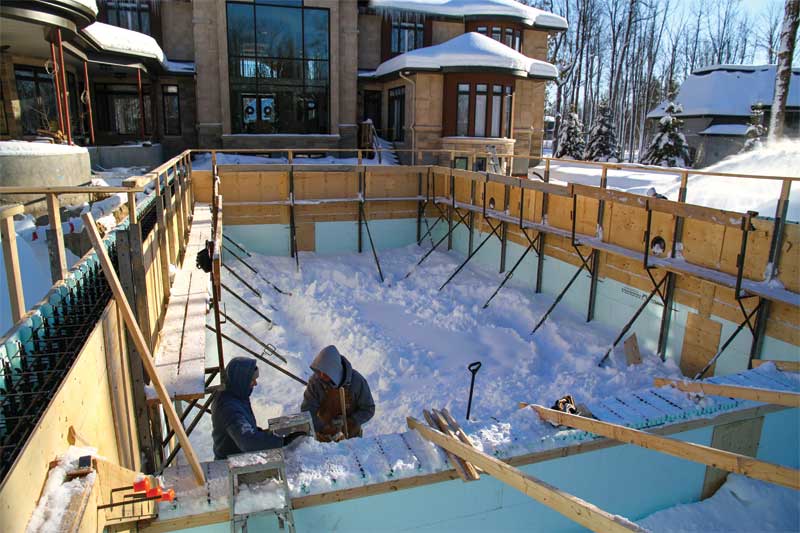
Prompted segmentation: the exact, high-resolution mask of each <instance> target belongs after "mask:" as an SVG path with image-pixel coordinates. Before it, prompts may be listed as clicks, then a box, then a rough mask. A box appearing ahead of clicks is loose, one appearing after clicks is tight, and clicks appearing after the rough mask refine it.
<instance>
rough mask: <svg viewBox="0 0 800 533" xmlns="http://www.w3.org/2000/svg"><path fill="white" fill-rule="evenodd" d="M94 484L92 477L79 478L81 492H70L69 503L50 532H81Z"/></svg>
mask: <svg viewBox="0 0 800 533" xmlns="http://www.w3.org/2000/svg"><path fill="white" fill-rule="evenodd" d="M95 483H96V478H95V477H94V476H83V477H82V478H81V480H80V485H81V490H79V491H77V490H76V491H71V492H70V498H69V503H67V507H66V509H64V513H63V514H62V515H61V517H60V520H59V521H58V524H57V525H54V529H53V530H52V531H58V532H60V533H78V532H79V531H81V529H82V528H81V522H82V521H83V517H84V514H85V513H86V508H87V507H88V506H89V502H90V501H91V498H90V497H91V495H92V491H93V490H94V487H95Z"/></svg>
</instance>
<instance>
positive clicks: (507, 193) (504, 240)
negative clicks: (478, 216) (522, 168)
mask: <svg viewBox="0 0 800 533" xmlns="http://www.w3.org/2000/svg"><path fill="white" fill-rule="evenodd" d="M510 199H511V186H510V185H508V184H506V185H504V186H503V211H508V209H509V205H508V203H509V201H510ZM502 224H503V225H502V226H501V228H500V273H501V274H502V273H503V272H505V271H506V253H507V251H508V222H506V221H505V220H504V221H503V222H502Z"/></svg>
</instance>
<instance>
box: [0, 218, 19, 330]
mask: <svg viewBox="0 0 800 533" xmlns="http://www.w3.org/2000/svg"><path fill="white" fill-rule="evenodd" d="M24 211H25V208H24V207H23V206H22V204H17V205H12V206H10V207H4V208H2V209H0V239H2V240H3V261H4V262H5V266H6V282H7V285H8V301H9V302H10V303H11V319H12V320H13V322H14V323H15V324H16V323H17V322H19V321H20V319H22V317H23V316H24V315H25V296H24V295H23V292H22V274H21V273H20V269H19V250H17V232H16V231H15V230H14V215H18V214H21V213H23V212H24Z"/></svg>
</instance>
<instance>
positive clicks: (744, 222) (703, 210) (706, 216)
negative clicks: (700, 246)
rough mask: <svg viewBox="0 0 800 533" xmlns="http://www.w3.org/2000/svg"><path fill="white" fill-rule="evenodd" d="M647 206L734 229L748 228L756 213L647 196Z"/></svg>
mask: <svg viewBox="0 0 800 533" xmlns="http://www.w3.org/2000/svg"><path fill="white" fill-rule="evenodd" d="M647 208H648V209H651V210H653V211H658V212H660V213H670V214H672V215H675V216H679V217H682V218H691V219H695V220H703V221H705V222H711V223H712V224H720V225H722V226H727V227H731V228H736V229H745V228H746V229H750V219H751V218H754V217H755V216H757V215H758V213H756V212H754V211H748V212H747V213H738V212H736V211H725V210H724V209H715V208H713V207H704V206H701V205H694V204H687V203H682V202H673V201H671V200H664V199H661V198H648V199H647Z"/></svg>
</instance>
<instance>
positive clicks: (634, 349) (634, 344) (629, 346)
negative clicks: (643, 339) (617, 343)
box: [623, 333, 642, 366]
mask: <svg viewBox="0 0 800 533" xmlns="http://www.w3.org/2000/svg"><path fill="white" fill-rule="evenodd" d="M623 347H624V348H625V359H626V360H627V362H628V366H631V365H640V364H642V354H641V353H640V352H639V341H638V340H637V339H636V333H634V334H633V335H631V336H630V337H628V338H627V339H625V343H624V344H623Z"/></svg>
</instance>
